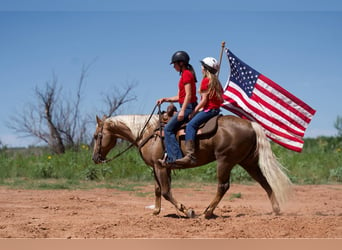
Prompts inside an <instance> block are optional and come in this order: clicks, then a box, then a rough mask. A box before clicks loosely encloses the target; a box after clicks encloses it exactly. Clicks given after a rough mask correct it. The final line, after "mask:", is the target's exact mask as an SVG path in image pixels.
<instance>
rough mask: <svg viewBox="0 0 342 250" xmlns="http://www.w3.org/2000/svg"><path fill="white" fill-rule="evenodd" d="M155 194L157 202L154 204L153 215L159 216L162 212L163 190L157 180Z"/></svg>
mask: <svg viewBox="0 0 342 250" xmlns="http://www.w3.org/2000/svg"><path fill="white" fill-rule="evenodd" d="M154 194H155V202H154V210H153V215H158V214H159V213H160V210H161V188H160V185H159V182H158V181H157V180H155V183H154Z"/></svg>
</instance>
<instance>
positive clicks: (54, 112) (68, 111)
mask: <svg viewBox="0 0 342 250" xmlns="http://www.w3.org/2000/svg"><path fill="white" fill-rule="evenodd" d="M88 70H89V65H88V66H83V67H82V70H81V75H80V79H79V81H78V84H77V90H76V97H75V98H63V96H62V95H61V94H62V88H61V87H59V86H58V81H57V77H56V76H55V75H53V78H52V81H51V82H46V84H45V88H42V89H40V88H38V87H36V88H35V96H36V97H37V98H36V103H30V104H29V105H27V106H26V107H25V108H24V111H23V113H21V114H19V113H17V114H16V115H14V116H12V117H10V122H8V123H7V126H8V127H9V128H11V129H12V130H14V131H15V132H17V133H19V134H20V135H23V136H28V137H35V138H37V139H38V140H39V141H43V142H45V143H47V144H48V145H49V147H50V148H51V150H52V151H53V152H55V153H57V154H62V153H64V152H65V149H66V148H68V147H75V146H77V145H79V144H80V143H86V139H87V138H89V137H90V136H89V135H88V130H87V127H88V126H87V125H88V124H89V114H84V113H82V111H81V101H82V90H83V87H84V80H85V78H86V76H87V72H88ZM133 88H134V85H133V84H131V85H127V87H126V88H125V89H124V91H123V92H120V91H118V90H116V89H113V93H112V94H110V93H111V92H108V94H107V95H106V96H105V100H104V101H105V104H106V105H107V106H108V107H107V108H108V111H107V114H108V115H112V114H113V113H115V112H116V111H117V110H118V108H119V107H120V106H122V105H123V104H125V103H127V102H129V101H132V100H134V99H135V96H133V95H131V92H132V90H133ZM71 100H74V101H73V102H72V101H71Z"/></svg>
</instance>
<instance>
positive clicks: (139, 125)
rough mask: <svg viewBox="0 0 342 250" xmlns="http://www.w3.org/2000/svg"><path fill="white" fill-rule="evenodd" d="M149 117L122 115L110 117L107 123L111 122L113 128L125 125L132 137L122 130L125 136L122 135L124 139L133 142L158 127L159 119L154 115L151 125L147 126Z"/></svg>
mask: <svg viewBox="0 0 342 250" xmlns="http://www.w3.org/2000/svg"><path fill="white" fill-rule="evenodd" d="M149 117H150V116H149V115H120V116H114V117H110V118H108V119H107V121H108V122H110V123H111V124H112V125H113V127H117V126H120V124H121V125H122V124H124V125H125V126H126V128H128V129H129V131H130V135H127V132H125V133H124V130H123V129H122V130H121V131H122V132H123V133H124V134H125V135H124V134H122V136H123V137H125V138H123V139H126V140H128V141H131V140H136V139H137V138H138V136H140V133H146V132H148V131H150V129H151V128H154V127H155V126H156V125H157V122H158V117H157V116H156V115H153V116H152V117H151V120H150V121H149V123H148V124H147V125H146V122H147V121H148V119H149ZM145 125H146V127H145ZM143 130H144V131H143ZM119 131H120V129H119ZM126 137H129V138H126Z"/></svg>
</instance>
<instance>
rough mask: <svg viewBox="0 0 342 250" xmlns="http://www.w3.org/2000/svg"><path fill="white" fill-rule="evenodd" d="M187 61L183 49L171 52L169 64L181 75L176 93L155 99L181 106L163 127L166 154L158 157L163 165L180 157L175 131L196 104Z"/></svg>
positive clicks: (193, 80)
mask: <svg viewBox="0 0 342 250" xmlns="http://www.w3.org/2000/svg"><path fill="white" fill-rule="evenodd" d="M189 61H190V57H189V55H188V54H187V53H186V52H185V51H177V52H176V53H174V54H173V56H172V58H171V64H173V67H174V68H175V70H176V71H178V72H179V73H180V76H181V77H180V79H179V82H178V94H177V95H176V96H173V97H165V98H161V99H159V100H157V103H158V104H161V103H163V102H179V104H180V108H181V109H180V111H179V112H178V113H177V114H176V115H175V116H173V117H172V118H171V120H170V121H169V122H168V123H167V124H166V126H165V128H164V136H165V139H164V142H165V149H166V155H165V156H164V158H163V159H159V163H160V164H161V166H163V167H168V166H171V165H173V164H174V162H175V161H176V160H177V159H180V158H182V156H183V154H182V151H181V149H180V147H179V143H178V141H177V139H176V131H177V130H178V129H179V128H180V126H181V125H182V124H184V123H186V122H188V121H189V115H190V114H191V113H192V112H193V110H194V108H195V107H196V105H197V97H196V82H197V80H196V74H195V71H194V69H193V67H192V66H191V64H189Z"/></svg>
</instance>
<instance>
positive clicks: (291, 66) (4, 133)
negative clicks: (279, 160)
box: [0, 0, 342, 146]
mask: <svg viewBox="0 0 342 250" xmlns="http://www.w3.org/2000/svg"><path fill="white" fill-rule="evenodd" d="M19 2H20V4H19ZM55 2H57V1H42V0H31V1H18V0H11V1H9V0H8V1H7V0H0V3H1V4H0V6H1V7H0V37H1V39H0V58H1V59H0V86H1V92H0V116H1V122H0V141H2V142H3V143H4V144H6V145H8V146H27V145H29V144H32V143H34V142H35V140H32V139H30V138H22V137H17V135H15V134H14V133H13V131H12V130H10V129H8V128H7V127H6V124H5V123H6V122H8V121H9V120H10V119H9V117H10V116H11V114H13V113H20V112H22V111H23V108H24V107H25V106H26V105H27V104H28V103H33V102H34V89H35V87H43V86H44V85H45V83H46V82H47V81H51V79H52V75H53V74H55V75H56V76H57V78H58V83H59V84H60V85H61V86H62V87H63V90H64V91H65V92H67V93H72V92H73V91H75V88H76V85H77V82H78V79H79V77H80V72H81V68H82V66H83V65H84V64H92V66H91V67H90V70H89V71H88V77H87V78H86V81H85V83H86V85H85V89H84V91H83V102H82V105H83V109H84V110H87V112H89V113H90V114H94V117H95V115H96V114H98V111H99V110H100V109H101V108H102V107H103V104H102V101H101V100H102V98H103V95H104V93H106V92H108V91H111V90H112V89H114V88H120V86H125V85H127V83H132V82H136V83H137V87H136V88H134V94H135V95H136V96H137V101H136V102H132V103H129V104H128V105H127V106H126V108H125V110H124V112H125V113H127V114H128V113H130V114H131V113H134V114H140V113H144V114H149V113H150V112H151V111H152V109H153V107H154V105H155V101H156V99H158V98H160V97H165V96H173V95H175V94H176V93H177V82H178V78H179V75H178V73H177V72H175V71H174V69H173V67H172V66H170V65H169V62H170V57H171V56H172V54H173V52H175V51H177V50H185V51H187V52H188V53H189V54H190V57H191V61H190V62H191V63H192V65H193V66H194V68H195V70H196V72H197V76H198V78H200V77H201V75H200V63H199V60H201V59H202V58H204V57H206V56H214V57H218V56H219V52H220V48H221V42H222V41H225V42H226V45H227V47H228V48H230V49H231V50H232V51H233V52H234V53H235V54H236V55H237V56H238V57H239V58H240V59H242V60H243V61H245V62H246V63H247V64H249V65H250V66H251V67H253V68H255V69H256V70H258V71H259V72H260V73H262V74H264V75H266V76H268V77H269V78H271V79H272V80H274V81H275V82H277V83H278V84H279V85H281V86H282V87H284V88H285V89H287V90H288V91H290V92H291V93H292V94H294V95H296V96H297V97H299V98H300V99H302V100H303V101H305V102H306V103H308V104H309V105H310V106H312V107H313V108H315V109H316V110H317V113H316V115H315V116H314V118H313V120H312V122H311V123H310V125H309V128H308V129H307V132H306V136H307V137H315V136H319V135H335V134H336V133H337V131H336V129H335V128H334V122H335V120H336V117H337V116H338V115H340V116H342V108H341V107H342V105H341V101H339V100H340V95H341V93H342V76H341V74H340V71H341V69H342V59H341V58H342V49H341V44H342V29H341V27H342V8H341V6H340V4H339V3H338V1H308V0H307V1H300V3H297V4H295V2H296V1H286V4H285V3H281V4H275V3H276V1H260V2H259V1H258V4H255V1H251V5H248V7H247V8H246V4H245V5H243V4H242V3H235V2H230V1H222V3H217V4H216V5H214V4H213V5H211V6H208V1H194V2H191V1H190V3H188V2H187V3H183V4H181V1H172V4H171V2H170V1H168V2H166V3H165V4H166V5H163V6H161V4H160V1H109V0H98V1H90V0H88V1H86V0H84V1H81V0H75V1H58V3H59V5H57V4H56V3H55ZM217 2H221V1H217ZM282 2H285V1H282ZM320 2H322V3H323V2H324V5H323V4H321V3H320ZM130 3H131V4H130ZM142 3H145V4H142ZM210 3H216V1H211V2H210ZM181 6H182V8H180V7H181ZM180 9H181V10H180ZM228 75H229V66H228V60H227V58H226V57H223V62H222V68H221V73H220V79H221V82H222V84H223V85H225V83H226V81H227V78H228ZM223 113H224V114H229V112H228V111H223Z"/></svg>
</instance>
